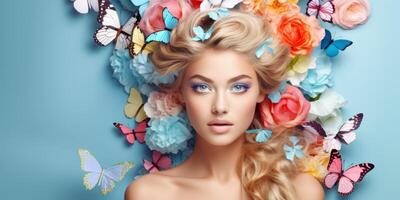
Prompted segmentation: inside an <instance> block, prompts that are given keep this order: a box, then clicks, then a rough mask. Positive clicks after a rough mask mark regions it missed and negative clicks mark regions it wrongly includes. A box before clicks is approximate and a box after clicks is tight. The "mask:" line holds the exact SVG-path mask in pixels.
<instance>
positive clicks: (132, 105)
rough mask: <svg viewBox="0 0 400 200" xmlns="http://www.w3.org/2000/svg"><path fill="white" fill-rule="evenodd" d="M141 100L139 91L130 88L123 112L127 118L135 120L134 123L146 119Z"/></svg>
mask: <svg viewBox="0 0 400 200" xmlns="http://www.w3.org/2000/svg"><path fill="white" fill-rule="evenodd" d="M143 106H144V104H143V99H142V96H141V95H140V93H139V91H137V90H136V89H135V88H131V91H130V93H129V97H128V103H127V104H126V105H125V108H124V112H125V116H126V117H128V118H135V120H136V122H141V121H143V120H144V119H146V118H147V116H146V113H145V112H144V108H143Z"/></svg>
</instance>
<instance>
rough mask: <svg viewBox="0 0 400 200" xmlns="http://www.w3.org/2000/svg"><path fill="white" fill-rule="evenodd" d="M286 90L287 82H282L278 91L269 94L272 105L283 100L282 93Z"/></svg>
mask: <svg viewBox="0 0 400 200" xmlns="http://www.w3.org/2000/svg"><path fill="white" fill-rule="evenodd" d="M285 90H286V81H282V83H281V84H280V85H279V88H278V90H274V91H272V92H270V93H269V94H268V98H269V99H270V100H271V102H272V103H278V102H279V100H281V93H283V92H285Z"/></svg>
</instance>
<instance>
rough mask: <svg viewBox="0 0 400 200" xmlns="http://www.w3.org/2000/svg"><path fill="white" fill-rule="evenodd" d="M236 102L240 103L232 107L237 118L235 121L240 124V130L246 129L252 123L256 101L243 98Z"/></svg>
mask: <svg viewBox="0 0 400 200" xmlns="http://www.w3.org/2000/svg"><path fill="white" fill-rule="evenodd" d="M237 102H240V104H235V105H234V106H233V108H234V109H235V116H236V118H237V119H236V121H237V122H238V123H239V124H240V127H241V128H244V129H247V128H248V126H249V125H250V123H251V122H252V121H253V117H254V112H255V109H256V104H257V101H256V99H255V98H243V99H240V100H238V101H237Z"/></svg>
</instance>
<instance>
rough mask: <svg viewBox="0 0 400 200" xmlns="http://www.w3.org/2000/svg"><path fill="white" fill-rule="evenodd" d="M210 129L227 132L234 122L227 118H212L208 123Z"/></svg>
mask: <svg viewBox="0 0 400 200" xmlns="http://www.w3.org/2000/svg"><path fill="white" fill-rule="evenodd" d="M207 125H208V126H209V127H210V130H211V131H213V132H216V133H225V132H227V131H229V129H230V128H231V127H232V126H233V123H232V122H230V121H226V120H218V119H216V120H212V121H210V122H208V123H207Z"/></svg>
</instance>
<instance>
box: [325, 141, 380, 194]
mask: <svg viewBox="0 0 400 200" xmlns="http://www.w3.org/2000/svg"><path fill="white" fill-rule="evenodd" d="M373 168H374V164H372V163H361V164H358V165H354V166H351V167H350V168H348V169H347V170H346V171H343V169H342V157H341V155H340V153H339V151H338V150H336V149H333V150H332V151H331V157H330V159H329V164H328V175H326V176H325V180H324V185H325V187H327V188H328V189H331V188H332V187H333V186H334V185H335V184H336V183H337V182H339V186H338V192H339V194H341V195H349V194H350V193H352V192H353V191H354V184H355V183H356V182H360V181H361V180H362V179H363V178H364V176H365V175H366V174H367V173H368V172H369V171H371V170H372V169H373Z"/></svg>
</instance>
